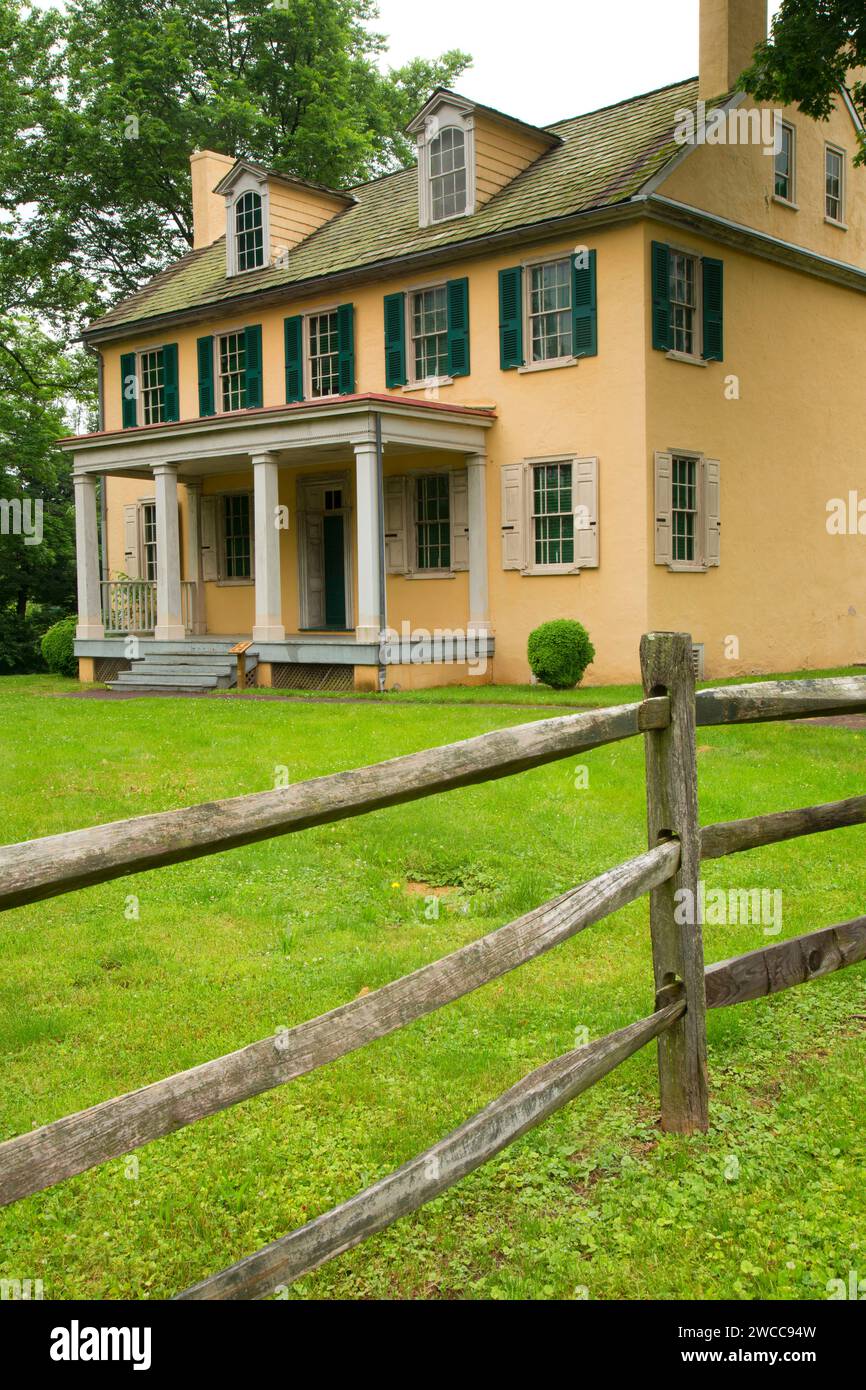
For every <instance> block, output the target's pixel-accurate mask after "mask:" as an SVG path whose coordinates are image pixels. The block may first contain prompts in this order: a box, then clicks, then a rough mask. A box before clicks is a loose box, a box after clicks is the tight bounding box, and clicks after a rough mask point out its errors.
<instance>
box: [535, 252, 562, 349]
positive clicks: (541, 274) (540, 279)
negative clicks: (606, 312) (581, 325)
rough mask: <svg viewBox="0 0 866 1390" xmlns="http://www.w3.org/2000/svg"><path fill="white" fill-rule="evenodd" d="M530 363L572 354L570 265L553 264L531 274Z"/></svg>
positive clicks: (541, 267)
mask: <svg viewBox="0 0 866 1390" xmlns="http://www.w3.org/2000/svg"><path fill="white" fill-rule="evenodd" d="M529 342H530V358H529V360H530V362H552V361H555V360H557V359H558V358H561V357H570V356H571V353H572V303H571V265H570V263H569V262H568V261H550V262H548V263H547V264H546V265H534V266H531V267H530V271H529Z"/></svg>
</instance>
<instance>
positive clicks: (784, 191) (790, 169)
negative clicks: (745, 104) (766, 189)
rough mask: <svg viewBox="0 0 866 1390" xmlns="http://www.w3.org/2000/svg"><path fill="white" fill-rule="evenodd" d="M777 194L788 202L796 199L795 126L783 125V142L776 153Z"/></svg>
mask: <svg viewBox="0 0 866 1390" xmlns="http://www.w3.org/2000/svg"><path fill="white" fill-rule="evenodd" d="M775 180H776V181H775V194H776V197H777V198H782V199H784V201H785V202H786V203H793V201H794V127H793V126H790V125H785V124H783V125H782V128H781V144H780V147H779V153H778V154H777V155H776V166H775Z"/></svg>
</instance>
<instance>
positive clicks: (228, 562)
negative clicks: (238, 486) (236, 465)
mask: <svg viewBox="0 0 866 1390" xmlns="http://www.w3.org/2000/svg"><path fill="white" fill-rule="evenodd" d="M223 530H224V536H225V557H224V558H225V577H226V579H249V578H250V577H251V576H252V547H251V543H250V499H249V494H248V493H236V494H234V495H232V496H228V497H224V498H223Z"/></svg>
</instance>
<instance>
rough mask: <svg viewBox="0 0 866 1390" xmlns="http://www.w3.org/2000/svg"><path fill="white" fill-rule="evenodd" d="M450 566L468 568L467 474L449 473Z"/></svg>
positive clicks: (454, 568)
mask: <svg viewBox="0 0 866 1390" xmlns="http://www.w3.org/2000/svg"><path fill="white" fill-rule="evenodd" d="M450 502H451V568H452V569H453V570H468V568H469V475H468V474H467V472H466V470H465V468H464V469H463V470H462V471H461V472H460V473H452V474H451V499H450Z"/></svg>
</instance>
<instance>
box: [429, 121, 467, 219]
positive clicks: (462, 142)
mask: <svg viewBox="0 0 866 1390" xmlns="http://www.w3.org/2000/svg"><path fill="white" fill-rule="evenodd" d="M465 212H466V138H465V136H464V134H463V131H462V130H460V129H459V128H458V127H457V126H446V128H445V129H444V130H440V131H439V134H438V135H437V136H435V138H434V139H433V140H431V141H430V220H431V221H432V222H443V221H444V220H445V219H446V218H448V217H459V216H461V214H463V213H465Z"/></svg>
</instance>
